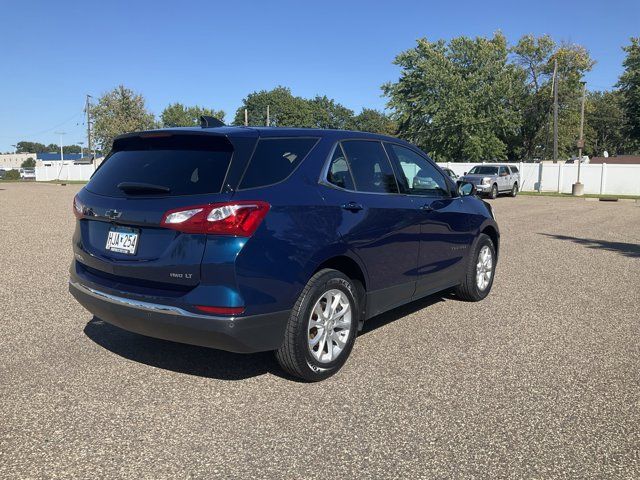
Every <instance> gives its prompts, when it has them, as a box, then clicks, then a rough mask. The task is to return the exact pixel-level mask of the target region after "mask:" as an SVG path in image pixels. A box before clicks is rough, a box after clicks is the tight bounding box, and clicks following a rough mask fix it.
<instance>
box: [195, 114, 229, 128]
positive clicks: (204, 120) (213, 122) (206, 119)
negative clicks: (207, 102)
mask: <svg viewBox="0 0 640 480" xmlns="http://www.w3.org/2000/svg"><path fill="white" fill-rule="evenodd" d="M200 126H201V127H202V128H215V127H224V126H225V124H224V122H223V121H221V120H218V119H217V118H216V117H211V116H209V115H200Z"/></svg>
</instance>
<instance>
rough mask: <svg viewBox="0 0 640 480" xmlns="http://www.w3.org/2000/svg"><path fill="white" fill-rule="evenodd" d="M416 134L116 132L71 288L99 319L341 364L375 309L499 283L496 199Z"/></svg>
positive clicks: (220, 129)
mask: <svg viewBox="0 0 640 480" xmlns="http://www.w3.org/2000/svg"><path fill="white" fill-rule="evenodd" d="M474 193H475V190H474V186H473V185H471V184H469V183H458V184H457V185H456V184H455V183H454V182H453V181H452V180H451V179H450V178H449V177H448V176H447V175H445V174H444V173H443V172H442V171H441V170H440V168H438V166H437V165H436V164H435V163H434V162H432V161H431V159H430V158H429V157H428V156H427V155H425V154H424V153H423V152H422V151H420V150H419V149H418V148H416V147H415V146H413V145H411V144H410V143H407V142H405V141H402V140H399V139H397V138H391V137H386V136H382V135H375V134H370V133H362V132H351V131H343V130H315V129H294V128H267V127H265V128H253V127H225V126H217V127H207V122H206V121H205V122H204V125H203V127H202V128H195V127H194V128H175V129H164V130H153V131H147V132H137V133H132V134H127V135H123V136H120V137H118V138H116V140H115V141H114V143H113V148H112V150H111V153H110V154H109V156H108V158H107V159H106V160H105V161H104V162H103V163H102V165H101V166H100V168H99V169H98V170H97V171H96V173H95V174H94V175H93V177H92V178H91V181H90V182H89V183H88V184H87V185H86V186H85V187H84V188H83V189H82V190H81V191H80V192H79V193H78V194H77V196H76V197H75V198H74V202H73V211H74V213H75V216H76V217H77V222H76V229H75V233H74V236H73V250H74V260H73V263H72V265H71V269H70V280H69V289H70V292H71V293H72V294H73V296H74V297H75V298H76V299H77V300H78V301H79V302H80V303H81V304H82V305H83V306H84V307H85V308H86V309H87V310H89V311H90V312H91V313H93V314H94V315H95V316H96V317H97V318H100V319H102V320H104V321H106V322H109V323H111V324H113V325H116V326H118V327H121V328H124V329H126V330H130V331H132V332H137V333H140V334H143V335H148V336H152V337H157V338H162V339H167V340H173V341H177V342H183V343H188V344H193V345H201V346H207V347H213V348H218V349H222V350H229V351H233V352H244V353H251V352H260V351H267V350H273V351H275V354H276V357H277V359H278V361H279V363H280V365H281V366H282V367H283V368H284V370H286V371H287V372H289V373H290V374H292V375H294V376H297V377H301V378H303V379H305V380H309V381H317V380H322V379H324V378H327V377H328V376H330V375H332V374H333V373H335V372H336V371H337V370H338V369H340V367H341V366H342V365H343V364H344V363H345V361H346V360H347V357H348V356H349V353H350V352H351V349H352V348H353V344H354V341H355V338H356V334H357V332H358V331H359V330H360V329H361V328H362V325H363V322H365V321H366V320H367V319H369V318H371V317H373V316H375V315H379V314H381V313H383V312H385V311H387V310H390V309H392V308H394V307H397V306H399V305H402V304H405V303H408V302H411V301H412V300H416V299H418V298H420V297H424V296H426V295H430V294H433V293H435V292H438V291H441V290H445V289H451V288H453V289H455V294H456V295H457V296H458V297H459V298H461V299H464V300H470V301H477V300H481V299H483V298H484V297H486V296H487V294H488V293H489V291H490V289H491V285H492V282H493V278H494V272H495V267H496V261H497V258H498V250H499V249H498V246H499V239H500V234H499V230H498V226H497V224H496V222H495V219H494V216H493V212H492V210H491V207H490V205H489V204H488V203H486V202H484V201H483V200H481V199H479V198H478V197H477V196H475V195H474Z"/></svg>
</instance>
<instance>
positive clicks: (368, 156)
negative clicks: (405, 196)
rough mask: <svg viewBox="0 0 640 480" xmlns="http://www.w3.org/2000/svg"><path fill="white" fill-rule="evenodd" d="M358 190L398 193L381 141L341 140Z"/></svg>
mask: <svg viewBox="0 0 640 480" xmlns="http://www.w3.org/2000/svg"><path fill="white" fill-rule="evenodd" d="M342 149H343V151H344V153H345V155H346V156H347V161H348V162H349V167H350V170H351V174H352V175H353V180H354V182H355V187H356V190H358V191H359V192H375V193H398V184H397V182H396V177H395V175H394V173H393V169H392V168H391V163H389V158H388V157H387V154H386V152H385V151H384V148H383V147H382V143H380V142H378V141H367V140H348V141H344V142H342Z"/></svg>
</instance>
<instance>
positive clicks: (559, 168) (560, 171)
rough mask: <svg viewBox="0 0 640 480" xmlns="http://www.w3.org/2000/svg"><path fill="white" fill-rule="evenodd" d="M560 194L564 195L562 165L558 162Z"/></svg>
mask: <svg viewBox="0 0 640 480" xmlns="http://www.w3.org/2000/svg"><path fill="white" fill-rule="evenodd" d="M558 193H562V163H560V162H558Z"/></svg>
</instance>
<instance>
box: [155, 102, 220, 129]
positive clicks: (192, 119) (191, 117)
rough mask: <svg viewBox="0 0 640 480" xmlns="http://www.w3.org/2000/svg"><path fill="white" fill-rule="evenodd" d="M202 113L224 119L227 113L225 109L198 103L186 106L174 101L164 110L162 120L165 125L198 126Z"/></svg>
mask: <svg viewBox="0 0 640 480" xmlns="http://www.w3.org/2000/svg"><path fill="white" fill-rule="evenodd" d="M201 115H208V116H211V117H216V118H217V119H218V120H221V121H224V116H225V113H224V111H223V110H214V109H211V108H205V107H200V106H198V105H195V106H193V107H186V106H185V105H182V104H181V103H174V104H172V105H169V106H168V107H167V108H165V109H164V110H163V111H162V114H161V115H160V120H161V124H162V126H163V127H197V126H198V125H200V116H201Z"/></svg>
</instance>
